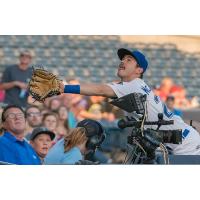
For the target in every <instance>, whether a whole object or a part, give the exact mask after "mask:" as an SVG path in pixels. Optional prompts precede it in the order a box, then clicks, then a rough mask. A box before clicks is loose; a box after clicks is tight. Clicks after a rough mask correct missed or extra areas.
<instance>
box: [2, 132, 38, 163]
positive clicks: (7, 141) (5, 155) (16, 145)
mask: <svg viewBox="0 0 200 200" xmlns="http://www.w3.org/2000/svg"><path fill="white" fill-rule="evenodd" d="M0 161H3V162H8V163H12V164H19V165H39V164H41V161H40V159H39V157H38V156H37V154H36V152H35V151H34V149H33V148H32V147H31V145H30V144H28V143H27V142H26V141H25V140H22V141H21V140H18V139H17V138H16V137H15V136H13V135H12V134H10V133H9V132H5V133H4V134H3V136H1V137H0Z"/></svg>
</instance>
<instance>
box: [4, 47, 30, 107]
mask: <svg viewBox="0 0 200 200" xmlns="http://www.w3.org/2000/svg"><path fill="white" fill-rule="evenodd" d="M31 58H32V57H31V54H30V52H29V51H23V52H22V53H21V54H20V57H19V64H18V65H13V66H9V67H7V68H6V69H5V71H4V72H3V76H2V80H1V83H0V90H5V103H6V104H15V105H18V106H20V107H26V106H27V97H28V95H27V92H26V90H27V83H28V82H29V79H30V78H31V75H32V70H31V68H30V67H29V65H30V63H31Z"/></svg>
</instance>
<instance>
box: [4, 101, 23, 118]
mask: <svg viewBox="0 0 200 200" xmlns="http://www.w3.org/2000/svg"><path fill="white" fill-rule="evenodd" d="M11 108H18V109H19V110H21V111H22V112H23V113H24V117H25V112H24V110H23V109H22V107H20V106H17V105H14V104H13V105H8V106H6V107H5V108H4V109H3V112H2V114H1V121H2V122H5V120H6V118H5V113H6V111H7V110H9V109H11Z"/></svg>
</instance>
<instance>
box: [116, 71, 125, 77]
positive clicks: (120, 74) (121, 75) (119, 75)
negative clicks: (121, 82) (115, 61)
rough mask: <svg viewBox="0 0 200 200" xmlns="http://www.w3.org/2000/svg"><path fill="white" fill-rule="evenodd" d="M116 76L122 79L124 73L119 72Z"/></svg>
mask: <svg viewBox="0 0 200 200" xmlns="http://www.w3.org/2000/svg"><path fill="white" fill-rule="evenodd" d="M117 76H118V77H119V78H123V76H124V73H123V72H122V70H119V71H118V72H117Z"/></svg>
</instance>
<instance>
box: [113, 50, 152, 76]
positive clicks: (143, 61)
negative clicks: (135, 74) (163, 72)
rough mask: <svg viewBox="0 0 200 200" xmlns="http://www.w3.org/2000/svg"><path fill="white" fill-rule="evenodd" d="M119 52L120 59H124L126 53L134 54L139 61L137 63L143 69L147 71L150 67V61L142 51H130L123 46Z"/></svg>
mask: <svg viewBox="0 0 200 200" xmlns="http://www.w3.org/2000/svg"><path fill="white" fill-rule="evenodd" d="M117 54H118V56H119V59H120V60H122V59H123V58H124V56H126V55H130V56H132V57H133V58H135V60H136V61H137V64H138V65H139V66H140V67H141V68H142V69H143V72H145V71H146V69H147V67H148V61H147V60H146V58H145V56H144V55H143V54H142V53H141V52H140V51H129V50H128V49H123V48H121V49H118V51H117Z"/></svg>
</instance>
